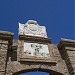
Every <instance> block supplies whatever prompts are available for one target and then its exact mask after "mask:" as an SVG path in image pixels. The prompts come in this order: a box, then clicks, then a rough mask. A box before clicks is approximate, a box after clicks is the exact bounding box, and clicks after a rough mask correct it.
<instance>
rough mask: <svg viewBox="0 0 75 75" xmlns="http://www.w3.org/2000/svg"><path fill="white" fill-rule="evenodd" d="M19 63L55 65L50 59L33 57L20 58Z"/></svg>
mask: <svg viewBox="0 0 75 75" xmlns="http://www.w3.org/2000/svg"><path fill="white" fill-rule="evenodd" d="M20 61H25V62H43V63H55V64H56V63H57V62H56V61H54V60H52V58H51V59H50V58H40V57H39V58H33V57H25V58H20Z"/></svg>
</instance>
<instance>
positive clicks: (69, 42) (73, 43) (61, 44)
mask: <svg viewBox="0 0 75 75" xmlns="http://www.w3.org/2000/svg"><path fill="white" fill-rule="evenodd" d="M65 46H70V47H75V40H71V39H64V38H61V40H60V42H59V44H58V45H57V47H58V48H59V49H62V48H63V47H65Z"/></svg>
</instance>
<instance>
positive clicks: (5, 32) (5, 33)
mask: <svg viewBox="0 0 75 75" xmlns="http://www.w3.org/2000/svg"><path fill="white" fill-rule="evenodd" d="M0 35H11V36H13V35H14V33H12V32H8V31H1V30H0Z"/></svg>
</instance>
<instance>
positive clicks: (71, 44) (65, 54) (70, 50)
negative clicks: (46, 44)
mask: <svg viewBox="0 0 75 75" xmlns="http://www.w3.org/2000/svg"><path fill="white" fill-rule="evenodd" d="M58 48H59V51H60V53H61V57H62V58H63V60H64V61H65V63H66V65H67V68H68V71H69V73H70V75H75V41H74V40H69V39H61V41H60V43H59V44H58Z"/></svg>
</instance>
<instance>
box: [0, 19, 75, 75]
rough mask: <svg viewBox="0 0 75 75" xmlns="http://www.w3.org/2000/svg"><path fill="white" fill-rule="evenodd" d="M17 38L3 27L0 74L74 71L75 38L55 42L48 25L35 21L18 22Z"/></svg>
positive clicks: (68, 73)
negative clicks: (48, 30) (48, 32)
mask: <svg viewBox="0 0 75 75" xmlns="http://www.w3.org/2000/svg"><path fill="white" fill-rule="evenodd" d="M18 30H19V33H18V37H19V39H18V40H14V39H13V36H14V34H13V33H11V32H8V31H0V75H19V74H22V73H26V72H34V71H42V72H48V73H49V74H50V75H75V40H70V39H64V38H61V40H60V42H59V43H58V44H52V43H51V38H48V36H47V32H46V27H45V26H40V25H39V24H38V23H37V22H36V21H34V20H29V21H27V23H25V24H21V23H19V28H18Z"/></svg>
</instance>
